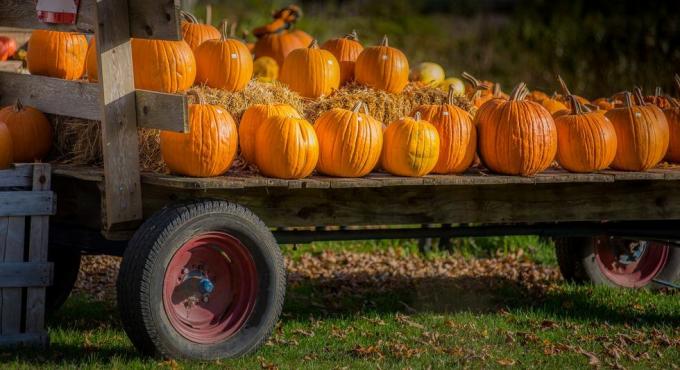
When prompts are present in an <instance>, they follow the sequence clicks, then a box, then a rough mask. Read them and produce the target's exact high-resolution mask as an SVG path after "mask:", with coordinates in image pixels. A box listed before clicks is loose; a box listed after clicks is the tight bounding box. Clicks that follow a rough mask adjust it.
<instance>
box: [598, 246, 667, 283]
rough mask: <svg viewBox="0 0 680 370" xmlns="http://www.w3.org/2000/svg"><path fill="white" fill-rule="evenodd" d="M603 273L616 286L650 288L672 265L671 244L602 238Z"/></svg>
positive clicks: (601, 267)
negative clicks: (670, 261)
mask: <svg viewBox="0 0 680 370" xmlns="http://www.w3.org/2000/svg"><path fill="white" fill-rule="evenodd" d="M595 243H596V248H595V259H596V261H597V264H598V266H599V267H600V271H602V273H603V274H604V276H605V277H607V278H608V279H609V280H610V281H612V282H613V283H614V284H617V285H620V286H623V287H627V288H640V287H643V286H645V285H647V284H649V283H650V282H651V281H652V279H654V277H655V276H656V275H657V274H659V272H661V270H663V268H664V267H665V266H666V263H667V262H668V258H669V255H670V247H669V246H668V244H664V243H659V242H653V241H645V240H629V239H620V238H609V237H602V238H597V239H596V240H595Z"/></svg>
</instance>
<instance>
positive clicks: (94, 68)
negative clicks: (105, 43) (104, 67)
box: [85, 37, 99, 82]
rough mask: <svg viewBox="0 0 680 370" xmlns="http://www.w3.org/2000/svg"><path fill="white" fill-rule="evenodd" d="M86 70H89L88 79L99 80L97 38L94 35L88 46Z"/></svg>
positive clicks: (91, 80)
mask: <svg viewBox="0 0 680 370" xmlns="http://www.w3.org/2000/svg"><path fill="white" fill-rule="evenodd" d="M85 71H86V72H87V80H88V81H90V82H97V80H98V79H99V64H98V61H97V40H95V38H94V37H93V38H92V39H90V43H89V44H88V46H87V55H86V56H85Z"/></svg>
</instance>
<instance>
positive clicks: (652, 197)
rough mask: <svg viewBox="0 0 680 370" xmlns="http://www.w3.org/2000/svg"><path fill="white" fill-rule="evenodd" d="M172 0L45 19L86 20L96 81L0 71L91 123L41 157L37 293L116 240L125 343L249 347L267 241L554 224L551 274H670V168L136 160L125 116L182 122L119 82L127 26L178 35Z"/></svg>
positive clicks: (52, 108) (268, 256)
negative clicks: (55, 159)
mask: <svg viewBox="0 0 680 370" xmlns="http://www.w3.org/2000/svg"><path fill="white" fill-rule="evenodd" d="M178 2H179V1H173V0H156V1H127V0H97V1H95V0H82V1H81V8H80V13H79V17H78V22H77V24H76V25H74V26H58V27H56V28H59V29H67V30H78V31H81V32H89V33H94V34H95V36H96V38H97V46H98V48H99V50H98V54H99V56H98V58H99V71H100V74H99V83H96V84H92V83H87V82H82V81H64V80H59V79H54V78H49V77H42V76H30V75H19V74H15V73H8V72H0V103H1V104H3V105H5V104H8V103H11V102H12V101H13V100H14V99H16V98H21V99H22V101H23V102H24V103H25V104H26V105H31V106H35V107H37V108H38V109H40V110H42V111H44V112H47V113H53V114H60V115H65V116H73V117H80V118H86V119H92V120H98V121H100V122H101V125H102V142H103V150H104V168H103V169H97V168H89V167H88V168H84V167H69V166H63V165H55V166H54V171H53V188H54V190H55V192H56V193H57V195H58V207H57V209H58V213H57V215H56V216H55V217H54V218H53V220H52V225H51V228H50V231H51V235H50V243H51V247H52V252H51V256H52V260H53V261H54V262H55V284H56V285H55V288H54V289H53V294H52V298H51V300H52V302H57V303H58V302H59V301H60V300H63V299H65V296H66V295H68V292H69V290H70V287H71V286H72V284H73V279H75V272H77V266H78V263H79V258H80V254H81V252H82V253H90V254H113V255H122V256H123V262H122V265H121V270H120V274H119V279H118V305H119V309H120V312H121V318H122V320H123V324H124V327H125V330H126V332H127V333H128V335H129V336H130V338H131V340H132V341H133V343H134V344H135V346H136V347H137V348H138V349H140V350H141V351H143V352H145V353H149V354H156V355H162V356H168V357H190V358H202V359H209V358H218V357H233V356H238V355H243V354H245V353H249V352H251V351H253V350H254V349H256V348H257V347H258V346H259V345H261V344H262V343H263V342H264V340H266V338H267V337H268V335H269V333H271V330H272V329H273V327H274V325H275V323H276V321H277V319H278V316H279V314H280V311H281V306H282V303H283V299H284V294H285V283H286V281H285V269H284V264H283V257H282V255H281V253H280V250H279V248H278V244H279V243H304V242H310V241H315V240H348V239H377V238H426V237H439V238H450V237H456V236H486V235H509V234H541V235H547V236H553V237H556V238H557V253H558V260H559V262H560V265H561V268H562V271H563V274H564V276H565V278H567V279H571V280H575V281H591V282H595V283H603V284H610V285H618V286H626V287H639V286H648V285H650V284H653V283H654V282H655V281H656V282H660V283H663V282H672V281H674V280H675V279H677V277H678V273H679V272H680V250H678V249H677V248H673V247H674V246H676V245H677V241H678V240H680V192H678V191H677V190H678V189H680V170H678V169H673V168H665V169H655V170H652V171H649V172H644V173H631V172H615V171H604V172H601V173H595V174H570V173H567V172H564V171H561V170H549V171H547V172H545V173H542V174H539V175H537V176H534V177H530V178H525V177H512V176H498V175H492V174H489V173H487V172H485V171H484V170H477V169H473V170H470V171H469V172H468V173H466V174H464V175H460V176H445V175H432V176H426V177H423V178H406V177H396V176H391V175H387V174H383V173H375V174H371V175H370V176H368V177H365V178H359V179H345V178H330V177H323V176H312V177H310V178H306V179H301V180H279V179H271V178H264V177H260V176H244V175H238V174H228V175H226V176H221V177H215V178H186V177H178V176H171V175H163V174H155V173H140V170H139V166H138V156H139V154H138V148H137V142H138V141H137V140H138V138H137V128H139V127H145V128H156V129H163V130H175V131H180V132H183V131H186V122H187V117H186V115H187V113H186V112H187V101H186V97H185V96H183V95H176V94H163V93H157V92H150V91H140V90H135V89H134V83H133V76H132V69H131V63H132V61H131V56H130V37H140V38H161V39H179V38H180V33H179V23H178V19H179V4H178ZM34 12H35V9H34V5H33V3H32V2H27V1H24V0H4V1H3V2H2V3H1V4H0V25H2V26H9V27H18V28H29V29H30V28H45V27H47V26H46V25H44V24H42V23H39V22H38V21H37V20H35V16H34ZM423 224H427V225H428V227H422V228H413V225H423ZM368 225H371V226H376V225H380V226H385V227H382V228H375V227H371V228H362V227H361V226H368ZM462 225H465V226H462ZM325 226H357V227H352V228H343V229H340V230H339V229H337V228H325ZM53 304H56V303H53Z"/></svg>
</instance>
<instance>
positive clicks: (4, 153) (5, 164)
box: [0, 122, 14, 170]
mask: <svg viewBox="0 0 680 370" xmlns="http://www.w3.org/2000/svg"><path fill="white" fill-rule="evenodd" d="M13 150H14V148H13V145H12V134H11V133H10V132H9V129H8V128H7V125H6V124H4V123H2V122H0V170H4V169H7V168H9V166H10V165H11V164H12V162H13V158H14V152H13Z"/></svg>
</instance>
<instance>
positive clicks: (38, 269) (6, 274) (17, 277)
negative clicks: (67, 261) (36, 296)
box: [0, 250, 52, 325]
mask: <svg viewBox="0 0 680 370" xmlns="http://www.w3.org/2000/svg"><path fill="white" fill-rule="evenodd" d="M22 252H23V250H22ZM51 280H52V264H51V263H47V262H43V263H28V262H0V288H27V287H46V286H48V285H49V284H50V282H51ZM42 290H43V292H44V289H42ZM42 304H43V307H42V309H43V313H44V304H45V302H44V297H43V302H42ZM27 317H28V316H27ZM30 319H36V317H33V318H30ZM30 319H29V320H27V321H28V322H30V321H31V320H30ZM41 320H42V319H41ZM32 324H33V325H35V323H32Z"/></svg>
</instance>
